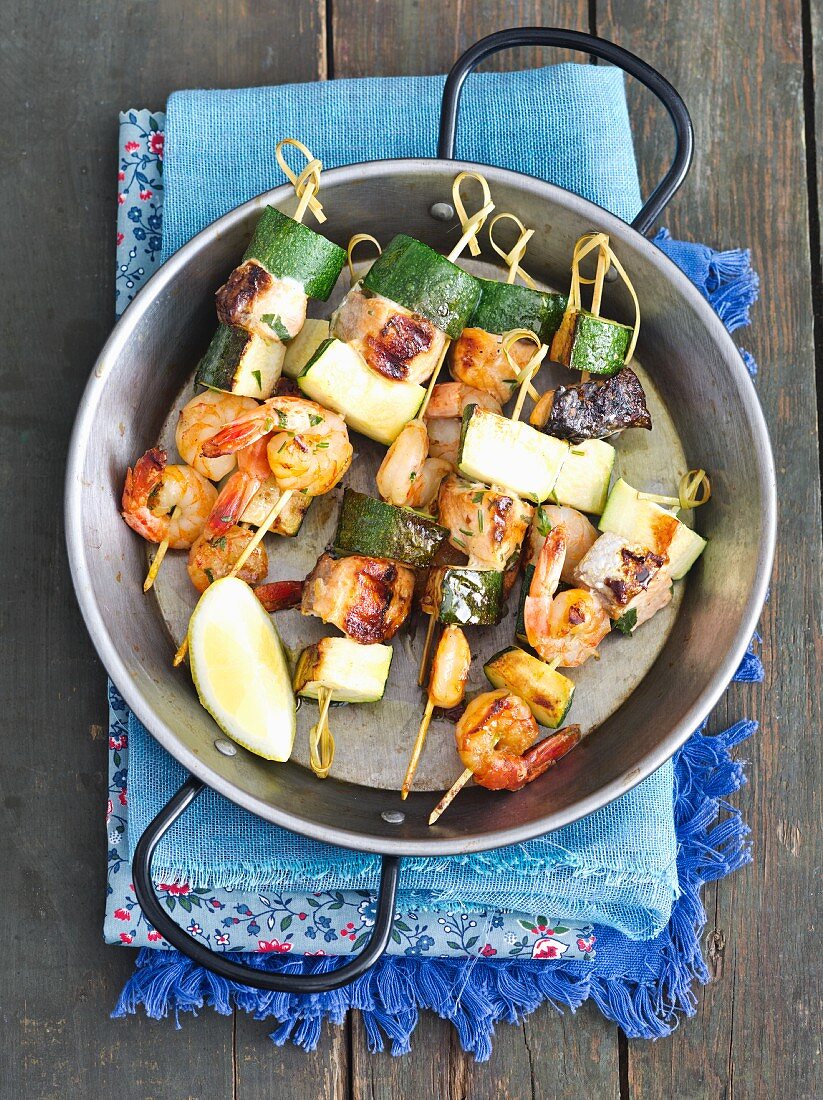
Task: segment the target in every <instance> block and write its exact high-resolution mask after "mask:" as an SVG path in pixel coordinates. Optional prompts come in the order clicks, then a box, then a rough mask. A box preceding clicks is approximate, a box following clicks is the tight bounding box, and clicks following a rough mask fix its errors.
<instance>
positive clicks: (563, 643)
mask: <svg viewBox="0 0 823 1100" xmlns="http://www.w3.org/2000/svg"><path fill="white" fill-rule="evenodd" d="M565 556H566V528H565V525H564V524H562V523H560V524H558V525H557V527H553V528H552V530H551V531H550V532H549V534H548V536H547V538H546V541H545V543H544V544H543V549H542V550H541V551H540V556H539V557H538V559H537V565H536V566H535V569H534V576H533V577H532V583H531V586H530V587H529V594H528V596H527V597H526V599H525V601H524V604H523V623H524V625H525V627H526V636H527V638H528V640H529V645H530V646H532V647H533V648H534V649H535V650H537V652H538V653H539V654H540V656H541V657H542V658H543V660H544V661H556V662H557V663H558V664H559V665H560V666H561V667H563V668H576V667H577V666H578V665H582V664H584V662H586V661H587V660H588V659H589V657H592V656H593V655H594V654H595V653H596V651H597V646H598V645H599V644H600V643H601V642H602V641H603V639H604V638H605V637H606V635H607V634H608V633H609V630H610V629H611V623H610V621H609V616H608V614H607V613H606V610H605V608H604V607H603V604H602V603H601V602H600V600H599V599H598V598H597V596H595V595H593V594H592V593H591V592H589V591H588V590H587V589H584V588H569V589H567V590H566V591H565V592H560V593H558V594H557V595H555V592H556V589H557V585H558V582H559V580H560V574H561V572H562V569H563V561H564V559H565Z"/></svg>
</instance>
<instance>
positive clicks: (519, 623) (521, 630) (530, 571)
mask: <svg viewBox="0 0 823 1100" xmlns="http://www.w3.org/2000/svg"><path fill="white" fill-rule="evenodd" d="M533 576H534V566H533V565H532V563H531V562H527V563H526V565H525V566H524V567H523V580H522V581H521V583H520V596H519V598H518V600H517V619H516V620H515V625H514V636H515V638H517V640H518V642H522V643H523V644H524V645H527V646H528V645H529V638H528V635H527V634H526V623H525V621H524V619H523V611H524V608H525V606H526V597H527V596H528V594H529V589H530V588H531V584H532V577H533ZM529 648H531V646H529Z"/></svg>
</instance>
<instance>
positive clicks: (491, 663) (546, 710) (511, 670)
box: [483, 646, 574, 729]
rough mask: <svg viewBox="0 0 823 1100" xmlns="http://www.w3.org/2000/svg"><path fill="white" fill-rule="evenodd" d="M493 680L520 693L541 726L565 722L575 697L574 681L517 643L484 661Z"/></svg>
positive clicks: (485, 669) (487, 676) (495, 684)
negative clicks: (519, 647) (519, 646)
mask: <svg viewBox="0 0 823 1100" xmlns="http://www.w3.org/2000/svg"><path fill="white" fill-rule="evenodd" d="M483 671H484V672H485V674H486V678H487V680H488V681H489V683H490V684H491V685H492V686H493V687H496V688H506V689H507V690H508V691H511V692H513V693H514V694H515V695H519V696H520V698H521V699H522V700H523V701H524V702H525V703H526V704H527V706H528V708H529V710H530V711H531V712H532V714H533V715H534V717H535V720H536V721H537V722H539V723H540V725H541V726H548V727H549V729H557V728H558V727H559V726H561V725H562V724H563V721H564V719H565V717H566V715H567V714H568V712H569V707H570V706H571V705H572V698H573V697H574V682H573V681H572V680H570V679H569V678H568V677H567V676H564V675H563V674H562V673H560V672H556V671H555V670H554V669H553V668H549V666H548V665H547V664H546V663H545V662H544V661H541V660H540V659H539V658H538V657H533V656H532V655H531V654H530V653H526V652H525V651H524V650H522V649H518V648H517V646H510V647H509V648H508V649H503V650H501V651H500V653H495V655H494V656H493V657H491V658H489V660H488V661H486V663H485V664H484V665H483Z"/></svg>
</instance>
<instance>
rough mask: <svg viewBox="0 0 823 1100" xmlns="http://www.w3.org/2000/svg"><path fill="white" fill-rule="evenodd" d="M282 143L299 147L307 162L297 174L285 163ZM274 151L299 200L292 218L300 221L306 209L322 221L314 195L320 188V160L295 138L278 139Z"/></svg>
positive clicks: (321, 166) (320, 211)
mask: <svg viewBox="0 0 823 1100" xmlns="http://www.w3.org/2000/svg"><path fill="white" fill-rule="evenodd" d="M284 145H293V146H294V148H295V149H299V150H300V152H301V153H302V154H303V156H304V157H305V158H306V160H307V162H308V163H307V164H306V167H305V168H304V169H303V171H302V172H301V173H300V175H299V176H295V174H294V172H292V170H291V168H289V166H288V164H287V163H286V158H285V157H284V155H283V146H284ZM274 153H275V156H276V157H277V163H278V164H279V165H280V168H281V169H282V171H283V174H284V175H285V176H286V178H287V179H288V180H289V181H290V183H291V184H292V186H293V187H294V190H295V194H296V195H297V198H298V200H299V201H298V203H297V209H296V210H295V212H294V220H295V221H296V222H302V221H303V218H304V217H305V216H306V211H307V210H311V212H312V214H314V216H315V218H316V219H317V220H318V221H319V222H321V223H322V222H324V221H325V220H326V215H325V214H324V213H323V207H322V206H321V205H320V202H319V200H318V199H317V197H316V196H317V192H318V191H319V190H320V173H321V171H322V169H323V165H322V163H321V161H319V160H318V159H317V158H316V157H313V156H312V154H311V152H310V151H309V150H308V149H307V148H306V146H305V145H304V144H303V142H302V141H298V140H297V139H296V138H283V139H282V140H281V141H278V143H277V145H276V147H275V150H274Z"/></svg>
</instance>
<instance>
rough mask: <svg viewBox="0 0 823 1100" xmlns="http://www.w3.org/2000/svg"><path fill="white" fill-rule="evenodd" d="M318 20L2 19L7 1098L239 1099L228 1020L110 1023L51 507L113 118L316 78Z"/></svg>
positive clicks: (83, 347)
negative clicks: (200, 94) (195, 90)
mask: <svg viewBox="0 0 823 1100" xmlns="http://www.w3.org/2000/svg"><path fill="white" fill-rule="evenodd" d="M323 10H324V5H323V3H322V2H321V0H318V2H317V3H315V4H313V5H309V4H302V5H300V11H299V13H298V14H296V15H295V12H294V6H293V5H291V4H287V3H285V2H284V3H282V4H271V3H267V4H265V5H264V4H248V5H244V6H243V9H242V12H241V10H240V9H239V8H238V7H237V5H232V4H228V3H223V2H220V3H211V4H207V5H203V4H198V3H194V2H192V0H181V2H180V3H176V4H164V5H157V4H143V3H139V2H137V0H126V2H124V3H121V4H118V5H106V6H101V5H99V4H96V3H90V2H88V0H81V2H80V3H77V4H73V5H72V6H71V7H70V8H65V9H64V10H63V9H61V10H58V9H56V8H55V7H54V6H53V5H51V4H46V3H42V2H40V0H35V2H33V3H25V4H24V3H19V4H18V3H13V4H11V5H6V8H5V11H4V32H3V35H2V40H1V41H0V71H1V72H2V74H3V76H2V83H3V89H4V107H3V114H2V119H0V149H2V153H0V181H1V182H2V188H3V193H4V196H5V212H4V217H3V219H2V222H1V223H0V257H2V259H0V264H2V268H3V275H4V279H3V285H4V306H3V310H2V319H0V334H1V335H2V340H3V348H4V355H3V370H2V377H1V378H0V395H2V408H3V413H2V416H0V451H1V452H2V455H3V458H2V462H1V463H0V471H2V476H0V492H2V502H3V514H4V515H5V516H6V517H7V519H10V517H12V516H14V517H15V518H14V520H13V521H9V522H6V523H5V524H4V527H3V539H2V547H1V548H0V554H2V562H3V576H4V581H5V583H4V585H3V586H2V589H1V590H0V623H2V629H0V649H1V651H2V657H1V658H0V698H2V703H3V705H2V711H0V713H2V723H3V744H4V753H3V767H2V769H0V828H2V835H3V846H4V858H3V860H2V868H3V898H4V900H3V906H2V917H0V919H1V920H2V937H3V967H2V973H0V1003H2V1006H3V1021H4V1026H3V1029H2V1037H0V1065H2V1067H3V1083H2V1086H1V1087H0V1092H2V1093H3V1095H4V1096H6V1095H7V1096H21V1097H22V1096H29V1097H38V1098H44V1100H45V1098H49V1097H54V1098H59V1100H65V1098H71V1097H100V1096H115V1095H116V1096H120V1097H123V1098H124V1100H125V1098H131V1097H135V1098H137V1097H139V1098H144V1097H195V1096H196V1097H206V1096H208V1097H215V1098H228V1097H231V1096H233V1095H234V1072H233V1064H232V1030H233V1026H232V1020H231V1019H225V1018H221V1017H219V1016H217V1015H215V1014H214V1013H212V1012H211V1011H207V1012H204V1013H203V1015H202V1016H201V1018H199V1019H196V1020H195V1019H191V1018H188V1017H186V1018H184V1026H183V1030H182V1031H175V1029H174V1026H173V1021H169V1020H167V1021H164V1022H162V1023H154V1022H152V1021H147V1020H145V1019H141V1018H136V1019H131V1020H127V1021H111V1020H110V1019H109V1012H110V1010H111V1008H112V1007H113V1005H114V1003H115V1001H116V998H117V995H118V992H119V990H120V988H121V987H122V985H123V983H124V981H125V980H126V978H127V976H128V974H129V972H130V970H131V968H132V965H133V953H132V952H130V951H125V950H124V951H117V950H114V949H111V948H107V947H105V946H104V944H103V942H102V938H101V934H100V926H101V922H102V910H103V895H104V890H105V878H104V870H105V854H106V838H105V833H104V821H103V811H104V807H105V799H106V783H105V774H104V768H105V743H104V741H103V740H102V739H101V738H102V730H103V729H104V728H105V721H106V706H105V679H104V675H103V670H102V668H101V667H100V665H99V663H98V662H97V659H96V657H95V655H94V653H93V650H92V647H91V644H90V643H89V641H88V639H87V637H86V632H85V629H84V627H83V624H82V621H81V618H80V614H79V611H78V610H77V607H76V604H75V600H74V596H73V593H72V590H71V585H70V582H69V577H68V570H67V566H66V556H65V549H64V542H63V531H62V499H61V498H62V487H63V474H64V464H65V451H66V446H67V442H68V435H69V430H70V427H71V423H72V420H73V417H74V410H75V408H76V405H77V402H78V399H79V397H80V393H81V391H82V388H83V386H84V385H85V381H86V377H87V375H88V372H89V370H90V369H91V365H92V363H93V361H94V358H95V356H96V354H97V352H98V350H99V348H100V346H101V345H102V343H103V341H104V339H105V337H106V335H107V334H108V331H109V329H110V327H111V324H112V321H113V303H114V293H113V275H114V270H113V269H114V226H115V206H114V198H115V194H116V177H115V172H116V148H117V147H116V139H117V112H118V111H119V110H120V109H122V108H124V107H128V106H132V105H134V106H142V105H146V106H156V107H161V106H162V105H163V103H164V102H165V98H166V96H167V94H168V93H169V92H170V91H172V90H173V89H175V88H178V87H181V86H184V85H200V86H215V85H224V86H226V85H240V84H246V83H254V82H257V83H260V82H265V81H267V80H281V81H282V80H287V79H309V78H312V77H314V76H316V75H318V73H319V71H320V64H322V53H318V44H319V43H321V42H323V41H324V33H323V31H324V27H323V18H322V16H323ZM241 16H242V17H241ZM272 43H278V50H277V51H274V50H273V49H272V48H271V44H272ZM318 57H319V58H320V64H319V63H318ZM31 272H36V273H37V275H36V278H37V279H38V280H40V281H42V283H43V285H44V286H48V291H47V292H46V293H45V294H43V293H40V294H33V293H32V285H33V282H32V280H33V279H34V278H35V276H34V275H32V276H31V277H28V273H31ZM33 502H36V505H35V506H32V505H33ZM257 1033H258V1034H259V1028H258V1031H257ZM267 1043H268V1041H267V1040H265V1039H262V1040H261V1049H266V1046H267ZM270 1056H271V1058H272V1059H273V1060H274V1061H276V1060H277V1059H279V1058H282V1057H283V1056H282V1055H281V1054H280V1052H278V1051H277V1050H276V1049H275V1048H270ZM283 1064H284V1065H287V1066H288V1065H291V1064H292V1063H291V1062H290V1061H289V1060H288V1059H286V1060H285V1061H284V1063H283ZM340 1064H341V1066H342V1067H343V1069H342V1072H343V1073H344V1074H345V1060H341V1063H340ZM286 1091H287V1093H288V1094H289V1095H294V1092H293V1091H292V1090H286Z"/></svg>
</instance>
